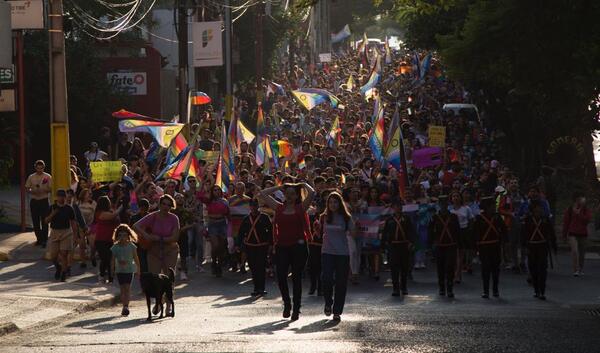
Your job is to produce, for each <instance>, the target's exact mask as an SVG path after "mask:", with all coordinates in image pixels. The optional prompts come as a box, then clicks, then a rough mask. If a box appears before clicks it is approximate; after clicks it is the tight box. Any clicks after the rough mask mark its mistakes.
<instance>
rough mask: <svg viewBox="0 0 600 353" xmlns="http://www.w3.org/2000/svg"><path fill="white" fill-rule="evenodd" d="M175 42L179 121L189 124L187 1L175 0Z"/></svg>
mask: <svg viewBox="0 0 600 353" xmlns="http://www.w3.org/2000/svg"><path fill="white" fill-rule="evenodd" d="M176 3H177V5H178V6H177V15H178V19H177V22H178V23H177V40H178V41H179V43H178V44H179V55H178V56H179V121H180V122H182V123H189V122H190V117H189V116H188V109H187V106H188V90H189V87H188V18H187V0H177V1H176Z"/></svg>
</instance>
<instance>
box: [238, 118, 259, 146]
mask: <svg viewBox="0 0 600 353" xmlns="http://www.w3.org/2000/svg"><path fill="white" fill-rule="evenodd" d="M255 138H256V136H255V135H254V134H253V133H252V131H250V130H249V129H248V128H247V127H246V126H244V123H242V121H241V120H240V119H237V148H238V149H239V148H240V144H241V143H242V142H246V143H247V144H250V143H252V141H254V139H255Z"/></svg>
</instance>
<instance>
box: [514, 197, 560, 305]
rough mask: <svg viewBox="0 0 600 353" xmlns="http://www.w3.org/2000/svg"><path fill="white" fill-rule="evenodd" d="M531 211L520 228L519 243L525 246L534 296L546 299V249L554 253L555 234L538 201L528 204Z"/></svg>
mask: <svg viewBox="0 0 600 353" xmlns="http://www.w3.org/2000/svg"><path fill="white" fill-rule="evenodd" d="M529 209H530V211H531V213H530V214H529V215H528V216H527V217H526V218H525V223H524V225H523V227H522V228H521V244H522V245H523V246H524V247H527V254H528V257H527V266H528V267H529V273H530V274H531V281H532V284H533V289H534V291H535V294H534V297H536V298H539V299H541V300H546V277H547V275H548V255H549V254H548V249H549V248H550V246H552V249H553V250H554V253H556V249H557V247H556V234H555V232H554V227H553V226H552V222H551V221H550V219H549V218H548V217H546V216H545V215H544V206H543V205H542V204H541V203H540V202H539V201H532V202H531V204H530V205H529Z"/></svg>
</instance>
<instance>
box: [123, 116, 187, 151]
mask: <svg viewBox="0 0 600 353" xmlns="http://www.w3.org/2000/svg"><path fill="white" fill-rule="evenodd" d="M184 125H185V124H177V123H165V122H158V121H146V120H135V119H125V120H121V121H119V131H121V132H147V133H149V134H151V135H152V137H154V140H156V142H157V143H158V144H159V145H160V146H161V147H164V148H167V147H169V145H170V144H171V141H172V140H173V139H174V138H175V137H176V136H177V135H178V134H179V132H181V129H183V127H184Z"/></svg>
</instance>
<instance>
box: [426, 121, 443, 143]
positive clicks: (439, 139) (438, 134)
mask: <svg viewBox="0 0 600 353" xmlns="http://www.w3.org/2000/svg"><path fill="white" fill-rule="evenodd" d="M429 146H430V147H444V146H446V127H445V126H435V125H429Z"/></svg>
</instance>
